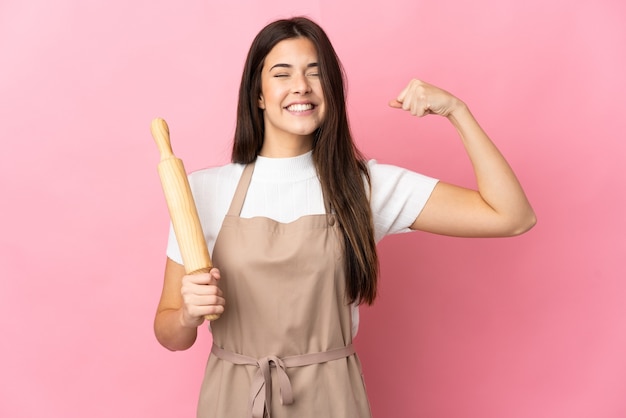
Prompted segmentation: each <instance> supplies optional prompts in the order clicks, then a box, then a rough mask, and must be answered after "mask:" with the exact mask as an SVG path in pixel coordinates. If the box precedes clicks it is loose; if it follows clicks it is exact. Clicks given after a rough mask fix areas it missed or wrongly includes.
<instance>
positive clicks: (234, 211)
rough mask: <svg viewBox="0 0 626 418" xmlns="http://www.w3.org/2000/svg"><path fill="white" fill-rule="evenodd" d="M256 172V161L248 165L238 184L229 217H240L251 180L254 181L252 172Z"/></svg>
mask: <svg viewBox="0 0 626 418" xmlns="http://www.w3.org/2000/svg"><path fill="white" fill-rule="evenodd" d="M253 171H254V161H253V162H251V163H250V164H248V165H246V166H245V167H244V169H243V173H242V174H241V178H240V179H239V183H238V184H237V189H236V190H235V195H234V196H233V200H232V201H231V202H230V208H229V209H228V215H229V216H239V215H240V214H241V208H243V202H244V201H245V200H246V194H247V193H248V186H249V185H250V180H252V172H253Z"/></svg>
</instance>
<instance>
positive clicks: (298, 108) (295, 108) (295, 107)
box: [286, 103, 314, 112]
mask: <svg viewBox="0 0 626 418" xmlns="http://www.w3.org/2000/svg"><path fill="white" fill-rule="evenodd" d="M313 107H314V106H313V105H312V104H311V103H306V104H300V103H299V104H292V105H289V106H287V107H286V109H287V110H288V111H290V112H306V111H307V110H311V109H313Z"/></svg>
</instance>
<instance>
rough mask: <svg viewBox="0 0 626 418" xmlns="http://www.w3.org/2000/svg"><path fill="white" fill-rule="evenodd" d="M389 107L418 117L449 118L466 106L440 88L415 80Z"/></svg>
mask: <svg viewBox="0 0 626 418" xmlns="http://www.w3.org/2000/svg"><path fill="white" fill-rule="evenodd" d="M389 106H391V107H393V108H396V109H403V110H406V111H408V112H411V114H412V115H413V116H417V117H422V116H425V115H429V114H435V115H440V116H445V117H448V116H450V115H451V114H452V112H453V111H455V110H457V109H459V108H461V107H463V106H465V104H464V103H463V102H462V101H461V100H459V99H457V98H456V97H455V96H453V95H452V94H450V93H448V92H447V91H445V90H442V89H440V88H439V87H436V86H433V85H432V84H428V83H425V82H423V81H421V80H417V79H413V80H411V81H410V82H409V84H408V85H407V86H406V87H405V88H404V89H403V90H402V91H401V92H400V94H398V97H396V98H395V99H393V100H391V101H390V102H389Z"/></svg>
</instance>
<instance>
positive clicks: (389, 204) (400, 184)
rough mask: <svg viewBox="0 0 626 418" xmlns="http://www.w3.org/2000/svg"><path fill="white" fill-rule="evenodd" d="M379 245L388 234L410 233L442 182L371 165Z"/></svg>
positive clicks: (375, 222)
mask: <svg viewBox="0 0 626 418" xmlns="http://www.w3.org/2000/svg"><path fill="white" fill-rule="evenodd" d="M368 166H369V170H370V176H371V180H372V194H371V199H370V200H371V202H370V203H371V207H372V214H373V217H374V230H375V238H376V242H379V241H380V240H382V239H383V237H384V236H385V235H390V234H397V233H401V232H408V231H410V229H409V227H410V226H411V225H412V224H413V222H415V219H417V217H418V216H419V214H420V213H421V211H422V209H423V208H424V206H425V205H426V202H427V201H428V198H429V197H430V195H431V193H432V191H433V189H434V188H435V185H436V184H437V182H438V180H437V179H434V178H432V177H428V176H425V175H423V174H419V173H416V172H414V171H411V170H407V169H405V168H402V167H397V166H393V165H388V164H378V163H377V162H376V161H375V160H371V161H369V163H368Z"/></svg>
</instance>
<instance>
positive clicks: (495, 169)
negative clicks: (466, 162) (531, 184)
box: [389, 80, 536, 237]
mask: <svg viewBox="0 0 626 418" xmlns="http://www.w3.org/2000/svg"><path fill="white" fill-rule="evenodd" d="M389 105H390V106H391V107H394V108H398V109H404V110H406V111H409V112H410V113H411V114H412V115H414V116H418V117H421V116H425V115H428V114H436V115H440V116H444V117H447V118H448V120H450V122H451V123H452V124H453V125H454V127H455V128H456V129H457V131H458V132H459V135H460V137H461V140H462V141H463V145H464V146H465V150H466V152H467V154H468V156H469V158H470V161H471V163H472V166H473V168H474V174H475V176H476V181H477V184H478V190H470V189H466V188H463V187H459V186H455V185H452V184H448V183H444V182H439V183H438V184H437V186H435V189H434V190H433V193H432V195H431V197H430V199H429V200H428V202H427V204H426V206H425V207H424V209H423V210H422V212H421V214H420V215H419V216H418V218H417V219H416V220H415V222H414V223H413V225H411V229H418V230H422V231H427V232H433V233H437V234H444V235H453V236H464V237H499V236H513V235H518V234H522V233H524V232H526V231H528V230H529V229H530V228H532V227H533V225H534V224H535V222H536V218H535V213H534V211H533V209H532V207H531V206H530V203H529V202H528V199H527V198H526V195H525V194H524V190H523V189H522V187H521V185H520V183H519V182H518V180H517V178H516V177H515V174H514V173H513V170H512V169H511V167H510V166H509V164H508V163H507V162H506V160H505V159H504V157H503V156H502V154H501V153H500V151H498V149H497V148H496V146H495V145H494V144H493V142H491V140H490V139H489V137H488V136H487V134H486V133H485V132H484V131H483V130H482V128H481V127H480V125H479V124H478V122H477V121H476V119H474V117H473V116H472V114H471V113H470V111H469V109H468V107H467V106H466V105H465V103H463V102H462V101H461V100H459V99H458V98H456V97H454V96H453V95H451V94H450V93H448V92H446V91H444V90H441V89H439V88H437V87H435V86H432V85H430V84H427V83H424V82H422V81H419V80H412V81H411V82H410V83H409V85H408V86H407V87H406V88H405V89H404V90H403V91H402V92H401V93H400V94H399V95H398V97H397V98H396V99H395V100H392V101H391V102H390V103H389Z"/></svg>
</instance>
